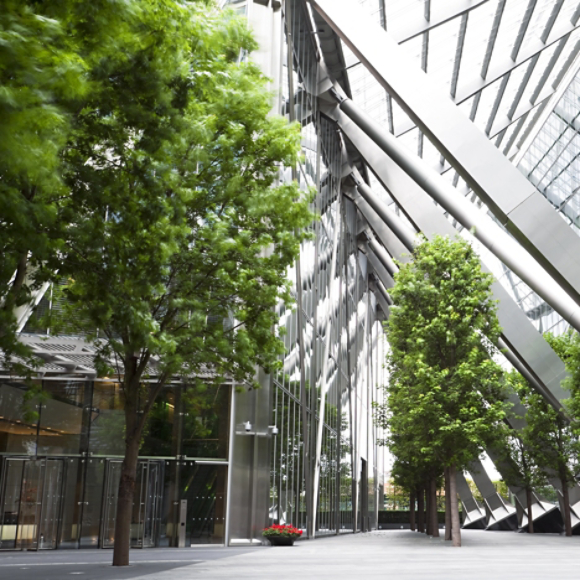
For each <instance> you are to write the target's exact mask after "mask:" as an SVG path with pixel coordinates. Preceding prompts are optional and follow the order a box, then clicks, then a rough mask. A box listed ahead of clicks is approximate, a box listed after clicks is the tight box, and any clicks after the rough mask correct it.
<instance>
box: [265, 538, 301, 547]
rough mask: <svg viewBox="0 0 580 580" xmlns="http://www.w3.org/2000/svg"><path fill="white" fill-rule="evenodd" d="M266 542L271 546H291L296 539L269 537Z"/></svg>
mask: <svg viewBox="0 0 580 580" xmlns="http://www.w3.org/2000/svg"><path fill="white" fill-rule="evenodd" d="M268 541H269V542H270V544H272V546H293V545H294V542H295V541H296V538H289V537H285V536H269V537H268Z"/></svg>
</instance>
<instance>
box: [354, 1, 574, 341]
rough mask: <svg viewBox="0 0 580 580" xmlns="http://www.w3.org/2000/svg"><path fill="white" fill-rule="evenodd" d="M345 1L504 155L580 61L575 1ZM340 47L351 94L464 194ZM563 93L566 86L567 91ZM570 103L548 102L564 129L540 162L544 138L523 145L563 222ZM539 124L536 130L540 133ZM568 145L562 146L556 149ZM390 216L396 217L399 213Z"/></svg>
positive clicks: (530, 298) (529, 309)
mask: <svg viewBox="0 0 580 580" xmlns="http://www.w3.org/2000/svg"><path fill="white" fill-rule="evenodd" d="M352 2H353V5H354V4H359V5H360V7H361V8H362V9H363V10H365V11H366V13H367V14H368V15H370V16H371V17H372V18H374V19H375V20H376V21H377V22H378V23H379V24H381V25H382V26H383V27H385V28H386V30H387V31H388V32H390V33H391V34H392V36H393V37H394V38H396V39H397V40H398V41H399V43H400V44H401V45H402V46H403V47H404V48H406V49H408V51H409V54H411V55H412V56H413V57H414V58H415V59H416V61H417V65H418V66H420V67H421V68H422V69H423V70H424V71H425V72H427V74H429V75H430V76H431V77H432V78H434V79H435V80H436V81H437V82H439V83H440V84H441V85H442V86H443V87H445V89H446V91H448V93H449V96H450V98H451V99H452V100H453V101H454V102H455V103H456V104H457V106H458V107H459V108H460V109H461V110H463V111H464V113H465V114H466V115H467V116H468V117H469V118H470V119H471V120H472V121H473V122H474V123H475V124H476V126H477V127H478V128H479V129H481V130H482V131H483V132H485V133H486V135H487V136H488V137H489V138H490V139H491V140H493V142H494V144H495V145H496V146H497V147H498V148H500V150H501V151H502V152H503V153H504V154H505V155H507V156H508V157H509V158H510V159H512V160H513V159H514V158H515V157H516V155H517V154H518V153H520V156H521V155H522V154H524V150H522V146H523V147H524V148H525V147H527V145H528V143H527V141H526V139H527V138H528V136H529V135H530V132H531V131H532V130H533V129H534V127H535V126H536V125H537V123H538V121H539V120H540V119H541V117H542V113H544V111H546V112H548V108H549V107H554V106H555V105H554V99H555V98H556V97H555V95H556V94H557V89H558V88H559V86H560V84H561V83H562V80H563V79H564V77H565V76H566V73H567V72H568V71H569V70H570V69H571V68H572V69H573V68H575V69H578V68H579V66H580V57H578V54H579V53H580V28H577V27H578V26H579V24H580V23H579V21H580V3H579V2H578V0H509V1H507V0H352ZM342 49H343V51H344V55H345V61H346V66H347V72H348V79H349V84H350V88H351V91H352V97H353V100H354V101H355V102H356V103H357V104H358V105H359V106H360V107H361V108H363V109H364V110H365V111H366V112H367V113H368V114H369V115H370V116H371V117H373V119H374V120H375V121H377V122H378V123H379V124H381V125H382V126H383V127H384V128H385V130H388V131H390V132H391V133H392V134H394V135H395V136H396V137H397V138H398V139H399V140H400V142H401V143H402V144H403V145H404V146H405V147H406V148H408V149H409V150H411V151H413V152H414V153H416V154H417V155H418V156H420V157H421V158H422V159H424V160H425V162H426V163H428V164H429V166H431V167H433V168H434V169H436V170H438V171H439V172H440V173H441V174H443V175H444V176H445V177H446V178H447V179H449V180H450V181H451V182H452V183H453V185H455V186H456V187H458V188H459V190H460V191H462V193H463V194H464V195H469V194H470V190H469V188H468V187H467V185H466V184H465V182H464V181H463V180H462V179H461V178H459V176H458V175H457V173H456V172H455V171H454V170H453V169H452V168H451V166H450V165H449V163H448V162H447V161H446V160H445V158H444V157H443V156H442V155H441V154H440V153H439V151H438V150H437V149H436V148H435V147H434V146H433V144H432V143H430V142H429V140H428V139H427V138H426V137H425V136H424V135H423V134H422V132H421V131H420V130H419V129H418V128H417V127H416V126H415V125H414V123H413V122H412V121H411V120H410V118H409V117H408V116H407V115H406V113H405V112H404V111H403V110H402V109H401V108H400V107H399V106H398V105H397V104H396V103H395V101H394V100H393V99H391V98H390V96H389V95H388V94H387V93H386V92H385V90H384V88H383V87H382V86H380V85H379V83H378V82H377V81H376V80H375V79H374V77H373V76H372V75H371V74H370V73H369V72H368V71H367V70H366V69H365V67H364V66H363V65H362V64H361V63H360V62H358V59H357V58H356V57H355V56H354V54H353V53H352V52H351V51H350V50H349V49H348V47H347V46H346V45H345V44H344V43H343V44H342ZM579 82H580V81H579ZM572 85H574V83H572ZM569 93H570V90H569V91H568V92H567V93H566V94H569ZM570 98H571V97H570ZM568 100H569V99H568ZM577 100H578V99H577V98H576V99H574V101H575V102H574V103H572V104H570V103H568V105H566V104H564V101H565V99H562V101H561V102H560V103H558V104H557V105H556V106H555V108H554V112H553V113H552V114H551V115H550V119H551V124H552V125H554V124H558V123H559V125H558V127H559V128H560V131H559V132H558V131H557V128H553V127H552V133H554V132H558V135H559V134H560V133H562V136H561V137H560V139H559V140H557V142H556V143H553V144H552V141H554V139H552V140H551V141H550V137H546V136H544V137H543V139H544V141H550V144H551V145H552V146H551V148H550V151H549V152H548V153H547V154H546V155H545V157H544V158H543V159H541V160H540V159H539V157H540V156H541V155H542V154H541V153H539V152H538V151H539V150H540V149H541V150H542V151H543V152H544V153H545V152H546V150H547V149H548V148H549V147H550V145H548V144H541V143H538V138H536V139H535V141H534V145H532V147H530V150H533V151H535V154H536V157H538V159H536V161H535V163H536V164H537V167H536V168H535V170H534V169H533V168H532V167H527V166H526V168H527V171H526V174H527V173H530V175H529V176H528V177H529V179H530V180H531V181H532V182H533V183H534V184H535V185H536V186H537V187H538V188H539V190H540V191H542V193H544V195H546V197H548V199H550V200H551V201H552V203H553V204H554V205H555V207H557V208H559V207H560V206H561V209H560V211H561V212H562V215H563V216H567V217H568V219H567V222H568V223H575V222H576V223H577V224H578V225H580V219H579V218H578V214H579V213H580V205H578V204H580V191H578V190H577V189H576V188H578V186H579V185H580V184H576V185H574V184H571V183H570V182H571V181H573V179H574V178H572V177H570V176H569V175H568V174H569V173H570V170H571V168H572V167H573V163H576V162H579V163H580V158H579V159H577V153H578V151H576V150H575V149H574V147H576V148H578V147H580V144H576V145H572V143H575V141H572V139H571V134H572V132H573V134H574V135H575V136H577V135H578V128H580V117H578V116H577V115H578V111H579V110H580V103H578V102H576V101H577ZM563 108H566V115H565V117H562V115H560V117H559V118H558V121H556V120H554V119H552V117H554V116H555V115H556V113H557V112H558V111H559V110H560V109H563ZM572 110H575V112H572ZM546 125H549V123H547V124H546ZM546 131H547V130H546ZM546 131H544V130H543V134H545V133H546ZM551 137H553V136H551ZM564 141H566V143H564ZM566 147H568V148H569V150H568V151H567V152H564V151H563V150H564V149H565V148H566ZM520 151H521V152H520ZM555 156H558V160H557V161H554V157H555ZM529 158H530V155H529V154H526V155H524V159H523V160H522V162H521V165H520V168H523V166H524V165H525V164H526V163H528V164H531V163H532V161H529ZM572 158H573V161H572V162H571V163H570V159H572ZM547 163H551V164H552V168H551V170H552V172H555V171H557V170H558V169H559V170H560V174H559V175H558V176H555V177H554V176H552V177H553V179H552V180H551V181H550V182H549V184H548V183H547V182H546V179H547V177H546V176H543V179H544V181H545V183H544V187H542V183H540V181H539V180H540V179H541V177H540V176H539V172H540V171H541V168H542V167H544V172H546V171H548V170H547V169H546V167H545V166H546V164H547ZM564 165H565V167H564ZM536 181H537V183H536ZM556 181H559V182H560V183H565V184H566V186H565V187H564V189H565V191H563V192H559V193H555V192H554V189H555V187H556V186H555V185H554V183H555V182H556ZM371 185H372V187H373V190H374V191H375V192H376V193H379V194H380V195H381V196H382V197H383V198H384V199H385V201H387V202H389V203H393V200H392V199H391V198H390V196H389V195H388V193H387V192H386V191H385V190H384V189H383V188H382V187H381V185H380V184H379V183H378V182H377V181H376V180H375V179H374V177H373V176H372V175H371ZM566 187H567V189H566ZM560 189H562V188H560ZM550 196H552V197H554V200H552V199H551V198H550ZM471 200H472V201H473V202H474V203H476V204H477V205H478V206H479V207H480V208H481V210H482V211H484V212H486V211H487V208H486V207H485V205H484V204H483V203H482V202H481V200H479V199H478V198H477V197H476V196H475V195H473V194H471ZM558 204H560V206H559V205H558ZM577 206H578V211H577V210H576V207H577ZM397 213H399V215H401V217H402V214H401V213H400V212H397ZM572 213H574V215H571V214H572ZM449 219H450V220H451V221H452V222H453V224H454V225H455V226H456V227H457V228H458V230H461V229H462V228H461V226H460V225H459V224H457V223H456V222H455V220H453V219H452V218H449ZM576 220H578V221H576ZM577 231H578V232H579V233H580V230H577ZM466 235H467V234H466ZM472 241H473V240H472ZM476 245H478V246H480V245H479V244H476ZM479 251H480V252H482V255H483V257H485V261H486V263H487V264H488V266H489V267H490V268H491V269H492V270H493V271H494V273H495V274H496V276H497V277H498V279H500V280H501V282H502V284H503V285H504V286H505V287H506V288H507V289H508V291H509V292H510V294H511V295H512V297H513V298H514V300H516V302H517V303H518V304H519V305H520V307H521V308H522V309H523V310H524V311H525V312H526V313H527V314H528V316H529V317H530V318H531V320H532V322H533V323H534V324H535V325H536V327H537V328H538V329H539V330H540V331H545V330H548V329H553V330H555V331H556V332H558V333H559V332H562V331H563V330H564V329H565V328H566V327H567V324H566V323H565V322H564V321H563V320H562V319H561V317H560V316H559V315H558V314H557V313H555V312H554V311H553V309H552V308H551V307H550V306H548V305H547V304H546V303H545V302H544V301H543V300H542V299H541V298H539V297H538V296H537V295H536V294H535V293H534V292H533V291H532V290H531V289H530V288H529V287H528V286H527V285H526V284H525V283H523V282H522V281H521V280H520V279H519V278H518V277H517V276H515V275H514V274H513V273H512V272H510V271H509V269H508V268H506V267H505V265H503V264H502V263H501V262H499V260H497V258H496V257H495V256H493V255H492V254H491V253H490V252H488V251H486V250H485V248H482V247H481V246H480V247H479Z"/></svg>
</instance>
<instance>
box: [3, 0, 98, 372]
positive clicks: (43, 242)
mask: <svg viewBox="0 0 580 580" xmlns="http://www.w3.org/2000/svg"><path fill="white" fill-rule="evenodd" d="M45 5H46V3H43V2H40V1H38V2H23V1H17V0H5V1H4V2H2V9H1V10H0V85H1V86H2V90H1V91H0V230H1V231H2V236H1V237H0V350H1V351H2V353H3V355H4V357H5V361H4V363H3V364H4V365H5V366H7V365H9V364H10V363H11V362H12V360H13V357H17V358H18V357H20V358H28V357H27V355H29V354H30V353H29V351H28V349H27V348H26V347H25V346H24V345H23V344H22V343H20V342H19V341H18V338H17V330H18V326H17V319H16V316H15V309H17V308H19V307H23V306H25V305H27V304H28V303H29V302H30V300H31V295H32V292H33V291H34V290H35V289H37V288H39V287H40V286H42V284H43V282H45V281H46V280H47V279H49V278H50V276H51V274H52V272H51V271H50V270H49V269H48V270H47V269H46V268H45V267H44V266H45V264H46V260H47V259H48V258H50V257H55V256H56V254H57V252H58V249H59V241H60V239H61V235H62V231H61V225H62V224H61V223H59V221H58V219H57V206H58V204H59V203H62V198H63V196H66V187H65V186H64V184H63V183H62V179H61V171H60V170H61V165H62V160H61V158H60V152H61V151H62V148H63V147H64V145H65V142H66V139H67V136H68V134H69V131H70V110H71V109H72V108H73V103H74V102H75V101H77V100H78V99H80V98H82V96H83V95H84V94H85V93H86V90H87V85H86V80H85V77H84V72H85V64H84V62H83V59H82V58H81V57H80V56H79V55H78V54H77V52H76V51H75V50H74V46H71V45H72V44H73V43H72V42H71V41H70V39H69V38H68V37H67V35H66V33H65V29H64V27H63V25H62V24H61V22H59V21H58V20H55V19H53V18H48V17H46V15H45V14H44V13H43V8H45V7H46V6H45ZM30 362H31V360H28V363H29V364H30ZM20 370H22V368H20Z"/></svg>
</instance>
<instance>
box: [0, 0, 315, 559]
mask: <svg viewBox="0 0 580 580" xmlns="http://www.w3.org/2000/svg"><path fill="white" fill-rule="evenodd" d="M29 6H34V7H35V10H37V13H38V16H34V17H33V20H34V19H35V18H41V19H42V18H50V19H51V21H54V23H55V24H54V25H55V26H56V27H57V29H58V30H59V31H62V33H61V34H62V38H63V39H66V43H65V44H66V46H65V48H66V49H67V50H68V51H69V52H67V53H66V54H69V53H70V55H71V56H70V60H71V61H72V62H73V64H74V65H75V66H77V64H78V68H79V70H80V74H81V77H82V82H83V83H84V84H83V85H82V88H83V90H79V91H78V94H76V95H72V97H71V98H70V99H68V95H66V96H67V98H64V97H63V98H62V99H60V98H59V97H58V95H56V96H54V97H51V98H54V100H55V101H57V102H59V106H60V107H61V108H62V110H63V111H64V113H63V114H62V115H63V117H64V119H65V120H66V123H65V124H64V129H63V130H62V133H58V134H57V136H56V137H55V138H54V141H55V143H56V144H55V145H54V150H55V151H54V155H53V157H54V163H53V166H52V173H51V174H50V176H49V177H50V180H52V181H50V183H51V184H53V183H56V184H57V185H58V188H56V186H55V189H51V188H50V187H48V186H46V187H45V188H44V189H45V190H46V191H49V192H50V193H51V195H52V196H55V197H54V199H53V198H52V197H51V198H50V199H49V201H48V202H47V204H48V206H49V208H48V210H46V211H47V212H48V213H49V214H50V218H51V221H50V224H49V226H51V224H58V231H56V233H55V234H54V235H53V236H52V238H51V239H52V240H54V242H53V243H52V242H51V243H52V244H53V245H52V246H51V251H50V252H48V251H47V252H42V251H39V252H38V253H37V254H35V252H36V248H34V247H32V248H29V247H28V246H26V245H25V244H24V243H23V242H22V240H23V239H24V238H25V237H26V235H25V234H22V235H21V237H20V241H19V240H18V239H17V237H16V234H15V235H14V239H15V240H16V241H15V242H14V245H15V247H16V253H15V255H16V256H26V257H28V256H29V254H30V253H31V252H32V254H33V255H34V256H35V260H36V263H38V264H39V265H41V266H42V268H43V269H44V270H45V271H48V272H55V271H58V276H59V277H60V278H63V279H64V280H65V281H66V282H65V285H64V288H63V289H62V292H63V293H64V299H65V302H66V305H67V306H66V308H65V309H64V318H63V320H64V322H66V324H67V327H68V328H69V329H70V328H71V326H74V327H75V328H76V329H77V330H78V331H82V332H83V333H85V335H86V337H87V339H88V340H92V341H93V342H94V344H95V347H96V349H97V356H96V362H97V367H98V371H99V373H100V374H110V373H115V374H117V375H118V376H119V380H120V382H121V385H122V391H123V396H124V415H125V432H124V439H125V457H124V460H123V464H122V472H121V480H120V486H119V495H118V504H117V517H116V529H115V549H114V554H113V564H114V565H118V566H122V565H127V564H128V563H129V542H130V522H131V510H132V503H133V493H134V487H135V477H136V469H137V460H138V454H139V446H140V444H141V441H142V438H143V437H142V436H143V433H144V429H145V428H146V425H147V421H148V417H149V414H150V412H151V411H152V409H154V405H155V402H156V400H157V398H158V396H159V394H160V393H161V392H162V390H163V388H164V385H166V384H167V382H168V381H169V380H170V379H175V378H181V379H182V380H183V381H184V382H186V383H195V382H196V381H198V380H201V379H197V378H196V377H198V376H201V375H203V376H205V377H206V378H205V379H204V382H213V383H216V384H219V383H220V381H222V379H223V377H224V376H225V375H228V376H229V377H230V378H231V379H232V380H233V381H235V382H236V383H238V384H247V385H250V387H253V386H256V385H255V383H254V376H255V368H256V364H258V365H260V366H262V367H263V368H265V369H266V370H274V369H276V368H277V367H278V366H279V358H280V355H281V354H283V344H282V342H281V341H280V340H279V338H278V337H277V336H275V334H274V332H273V330H272V329H273V328H274V326H275V323H276V322H277V319H276V314H275V306H276V305H277V304H278V303H279V302H280V301H282V302H285V303H287V304H289V303H290V302H291V294H290V287H289V283H288V282H287V279H286V272H287V268H288V267H289V266H290V265H291V264H292V263H293V262H294V260H295V258H296V256H297V255H298V251H299V245H300V242H301V241H302V240H303V239H304V237H305V235H306V234H304V233H302V232H303V231H304V230H303V228H305V227H306V226H307V225H309V224H310V222H311V221H312V218H313V216H312V214H311V213H310V211H309V209H308V208H309V203H310V201H311V194H310V193H309V192H300V191H299V189H298V186H297V185H296V184H285V185H284V184H283V185H279V175H280V168H281V166H283V165H286V166H289V165H293V164H295V163H296V162H297V159H298V152H299V147H300V131H299V127H297V126H288V125H287V123H286V121H285V120H284V119H282V118H278V117H275V116H270V114H269V113H270V98H269V95H268V94H267V93H266V92H265V85H266V79H265V78H264V77H263V76H262V75H261V73H260V71H259V70H258V68H257V67H256V66H255V65H253V64H252V63H251V62H249V61H247V60H245V59H240V55H241V54H247V53H249V52H251V51H252V50H254V49H255V48H256V43H255V41H254V40H253V38H252V36H251V34H250V32H249V30H248V29H247V27H246V24H245V22H244V21H243V20H242V19H238V18H236V17H234V16H233V14H232V13H228V12H225V13H224V12H221V11H220V10H218V9H217V7H216V6H215V4H214V3H213V2H211V1H210V0H207V1H204V0H198V1H194V2H188V3H183V2H180V1H179V0H145V1H143V2H135V1H129V2H123V3H119V2H115V1H112V0H94V1H93V2H90V3H88V2H83V1H81V0H75V1H72V2H67V3H51V2H42V1H39V2H34V3H33V2H30V4H29ZM41 40H44V39H41ZM63 42H64V40H63ZM47 44H50V43H47ZM62 58H63V59H64V56H63V57H62ZM79 63H80V64H79ZM59 64H62V63H60V61H59V62H57V63H48V64H47V76H50V74H52V73H55V71H56V69H57V65H59ZM17 66H20V65H19V64H18V63H17V64H16V65H15V67H17ZM51 67H52V68H51ZM75 70H76V69H75ZM39 106H42V103H41V105H39ZM59 114H60V109H59ZM42 142H43V143H44V140H43V141H42ZM45 146H46V147H47V150H50V147H52V145H51V143H50V142H48V141H47V142H46V143H45ZM13 198H14V200H16V201H18V200H19V199H20V198H18V199H17V195H16V194H15V196H13ZM14 200H13V201H14ZM16 201H14V204H16ZM45 206H46V204H45ZM45 206H43V208H44V209H46V207H45ZM11 210H12V211H13V213H17V211H18V210H17V208H16V209H14V207H11ZM27 227H28V226H27ZM47 228H48V229H50V228H49V227H48V226H47ZM19 235H20V234H19ZM11 268H12V266H11V265H8V266H6V268H4V270H3V271H6V272H8V271H10V269H11ZM19 300H22V299H19ZM63 320H61V321H60V323H61V324H62V323H63ZM51 325H52V326H53V327H55V328H58V324H57V321H56V320H52V321H51ZM10 329H11V331H12V330H13V326H12V327H10Z"/></svg>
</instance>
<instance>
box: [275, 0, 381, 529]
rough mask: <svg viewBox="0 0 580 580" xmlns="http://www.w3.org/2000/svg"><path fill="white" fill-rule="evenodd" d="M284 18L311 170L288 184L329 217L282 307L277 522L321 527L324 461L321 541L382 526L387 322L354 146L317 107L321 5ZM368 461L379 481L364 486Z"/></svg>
mask: <svg viewBox="0 0 580 580" xmlns="http://www.w3.org/2000/svg"><path fill="white" fill-rule="evenodd" d="M283 20H284V27H285V32H286V43H285V46H284V57H283V59H282V60H283V66H282V68H283V71H282V75H281V78H282V94H283V98H282V111H281V113H282V114H284V115H286V116H287V117H288V118H289V119H290V120H293V119H295V120H296V121H297V122H299V123H300V124H301V125H302V148H303V159H302V162H301V163H300V164H299V166H298V167H296V168H294V169H293V168H287V169H286V170H285V175H284V178H285V179H292V178H295V179H297V180H298V182H299V184H300V186H301V188H302V189H303V190H305V189H306V188H312V187H314V188H316V190H317V194H318V195H317V196H316V199H315V202H314V204H313V208H312V209H313V210H314V211H315V212H316V213H317V214H318V215H319V216H320V219H319V220H317V221H316V222H314V223H313V224H312V226H311V228H310V229H311V234H312V238H311V239H309V240H307V241H306V242H304V243H303V245H302V248H301V254H300V260H299V262H298V263H297V264H296V267H295V269H293V270H292V271H290V272H289V279H290V280H291V281H292V282H293V283H294V288H293V291H294V296H295V298H296V301H297V305H298V306H297V308H295V309H294V310H286V309H281V310H280V327H283V328H284V330H285V336H284V340H285V344H286V350H287V354H286V356H285V357H284V360H283V371H282V372H280V373H278V374H277V375H276V376H275V377H274V380H273V386H274V397H273V398H274V405H273V407H274V408H273V422H274V424H275V425H276V426H277V427H278V434H277V435H274V437H273V445H272V454H271V483H270V511H269V516H270V521H271V523H284V524H290V523H291V524H294V525H296V526H299V527H301V528H303V529H305V530H308V529H309V528H308V526H309V521H310V522H312V516H311V513H309V510H310V509H312V508H311V507H309V506H310V505H311V503H310V502H309V501H308V493H314V490H313V486H314V484H315V481H316V477H315V472H316V468H317V464H318V465H319V480H318V481H319V484H318V490H317V501H316V518H315V534H316V535H323V534H336V533H340V532H347V531H353V530H355V529H356V528H357V527H358V528H359V529H368V528H369V526H371V525H373V522H374V519H373V516H369V510H370V511H373V513H374V509H375V507H376V491H375V490H376V488H378V483H377V482H378V477H379V476H378V472H377V462H376V455H377V451H376V445H375V435H376V434H375V432H374V427H373V426H372V420H371V418H370V413H371V403H372V401H373V400H375V399H376V396H377V395H376V394H375V391H376V388H375V387H376V384H377V382H378V376H375V375H374V374H372V373H375V370H374V369H373V370H372V373H371V368H370V365H372V364H373V362H374V361H376V362H378V355H377V351H378V342H377V338H376V337H378V336H379V334H382V329H381V327H380V323H376V324H375V322H376V321H375V314H374V310H375V309H376V303H375V302H374V298H372V299H371V295H370V293H369V291H368V274H367V272H366V260H365V259H364V256H363V255H362V254H360V253H359V250H358V243H357V231H356V212H354V211H353V208H352V207H351V208H347V207H346V206H345V203H346V202H345V201H344V199H343V197H342V193H341V180H342V164H343V149H344V144H343V142H342V140H341V137H340V134H339V131H338V129H337V127H336V126H335V124H334V123H333V122H331V121H330V120H328V119H327V118H326V117H324V115H323V114H321V113H320V112H319V110H318V106H317V100H316V96H315V94H316V87H317V82H318V74H319V65H318V63H319V61H320V58H321V56H320V53H319V50H318V46H317V40H316V35H315V32H314V28H313V26H312V18H311V14H310V8H309V6H308V5H307V3H306V2H304V1H302V0H288V1H287V2H286V3H285V5H284V6H283ZM369 307H370V310H369ZM372 333H374V337H375V338H374V339H373V334H372ZM381 366H382V365H381ZM304 419H306V421H304ZM320 422H322V427H321V428H320ZM363 462H364V465H365V466H366V467H365V469H366V473H367V474H368V473H370V474H371V475H370V476H368V475H367V476H366V477H365V479H364V485H365V487H364V489H363V488H362V487H361V485H362V483H361V482H362V479H361V474H362V473H363V470H362V465H363ZM369 470H370V471H369ZM371 488H372V489H371ZM369 489H370V492H369ZM369 498H370V499H369ZM363 508H364V509H363ZM361 510H362V511H361ZM363 512H364V514H363ZM364 518H366V519H365V520H364V524H363V523H362V522H363V519H364ZM357 522H358V523H357Z"/></svg>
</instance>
